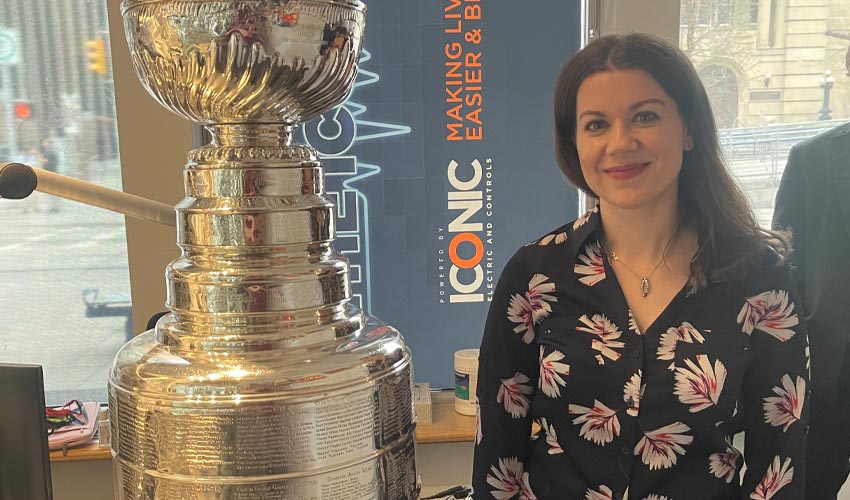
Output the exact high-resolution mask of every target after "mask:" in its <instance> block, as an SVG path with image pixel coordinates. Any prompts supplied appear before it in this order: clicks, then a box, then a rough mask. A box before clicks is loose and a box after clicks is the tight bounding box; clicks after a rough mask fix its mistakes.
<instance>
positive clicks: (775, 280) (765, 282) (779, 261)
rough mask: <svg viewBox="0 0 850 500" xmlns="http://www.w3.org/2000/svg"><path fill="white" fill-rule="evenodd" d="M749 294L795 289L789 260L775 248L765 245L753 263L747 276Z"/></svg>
mask: <svg viewBox="0 0 850 500" xmlns="http://www.w3.org/2000/svg"><path fill="white" fill-rule="evenodd" d="M746 276H747V277H746V280H745V282H746V286H745V288H746V290H747V293H755V292H758V291H759V290H764V289H787V288H789V287H794V286H795V282H794V279H793V276H792V269H791V264H790V262H789V259H788V258H787V256H786V255H784V254H783V253H781V252H780V251H779V250H777V249H776V248H775V247H773V246H771V245H768V244H765V245H764V247H763V248H762V249H761V252H760V253H759V254H758V255H757V256H756V258H755V259H754V261H753V264H752V266H751V267H750V269H749V272H748V273H747V275H746Z"/></svg>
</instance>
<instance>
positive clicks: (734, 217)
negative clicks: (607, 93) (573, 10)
mask: <svg viewBox="0 0 850 500" xmlns="http://www.w3.org/2000/svg"><path fill="white" fill-rule="evenodd" d="M629 69H639V70H643V71H645V72H646V73H647V74H649V75H650V76H651V77H652V78H653V79H654V80H655V81H656V82H657V83H658V84H659V85H660V86H661V88H662V89H664V91H665V92H666V93H667V95H669V96H670V97H671V98H672V99H673V101H675V103H676V106H678V108H679V114H680V116H681V118H682V121H683V123H684V124H685V125H686V126H687V130H688V132H689V134H690V136H691V138H692V139H693V144H694V147H693V148H692V149H691V150H690V151H685V152H684V156H683V159H682V169H681V173H680V174H679V210H680V215H682V216H684V220H685V223H686V224H690V225H691V226H692V227H693V228H694V230H695V231H696V232H697V235H698V237H699V249H698V250H697V254H696V256H695V257H694V260H693V261H692V263H691V273H692V276H697V277H698V276H703V277H705V278H706V279H707V280H708V281H709V282H713V283H732V282H736V281H738V280H739V279H740V278H742V277H743V275H745V274H746V271H748V270H749V269H750V268H751V267H752V266H753V265H754V264H755V263H756V262H759V261H760V260H761V259H762V258H763V257H764V252H765V250H767V249H773V250H774V251H775V253H776V254H777V256H778V259H777V260H778V262H780V263H781V262H784V260H785V258H786V257H787V255H788V254H789V253H790V243H789V240H788V238H787V236H786V235H785V234H784V233H780V232H777V231H772V230H769V229H765V228H762V227H761V226H759V224H758V222H757V220H756V218H755V216H754V215H753V211H752V208H751V207H750V204H749V202H748V201H747V197H746V196H745V195H744V192H743V191H742V190H741V188H740V187H739V186H738V184H737V183H736V182H735V179H734V178H733V177H732V175H731V173H730V172H729V169H728V168H727V166H726V162H725V161H724V158H723V153H722V151H721V149H720V141H719V139H718V135H717V127H716V125H715V122H714V115H713V114H712V112H711V104H710V102H709V99H708V94H707V93H706V91H705V87H703V85H702V82H701V81H700V79H699V75H698V74H697V72H696V70H695V69H694V66H693V65H692V64H691V62H690V60H689V59H688V57H687V56H686V55H685V54H684V53H683V52H682V51H681V50H679V48H678V47H676V46H675V45H673V44H672V43H670V42H668V41H666V40H664V39H662V38H659V37H656V36H653V35H648V34H643V33H631V34H626V35H610V36H604V37H601V38H598V39H596V40H594V41H592V42H591V43H590V44H588V45H587V46H586V47H585V48H583V49H582V50H580V51H579V52H578V53H577V54H575V56H573V57H572V58H571V59H570V60H569V61H567V63H566V64H564V66H563V68H561V72H560V74H559V75H558V79H557V83H556V87H555V98H554V100H555V103H554V111H555V155H556V157H557V160H558V165H559V166H560V169H561V171H562V172H563V173H564V175H566V176H567V178H568V179H569V180H570V181H571V182H572V183H573V184H575V185H576V186H577V187H578V188H579V189H581V190H582V191H584V192H586V193H587V194H589V195H591V196H594V197H596V194H595V193H594V192H593V191H592V190H591V189H590V186H588V184H587V182H586V180H585V178H584V175H583V174H582V171H581V164H580V162H579V157H578V150H577V148H576V139H575V138H576V115H577V103H576V97H577V94H578V89H579V86H580V85H581V83H582V82H583V81H584V80H585V79H586V78H587V77H589V76H591V75H593V74H596V73H601V72H607V71H614V70H629Z"/></svg>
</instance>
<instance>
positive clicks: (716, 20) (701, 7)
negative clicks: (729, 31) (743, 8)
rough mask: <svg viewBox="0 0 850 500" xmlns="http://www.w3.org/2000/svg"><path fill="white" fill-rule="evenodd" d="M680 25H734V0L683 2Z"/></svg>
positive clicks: (686, 0) (687, 0)
mask: <svg viewBox="0 0 850 500" xmlns="http://www.w3.org/2000/svg"><path fill="white" fill-rule="evenodd" d="M679 24H680V25H681V26H689V25H693V24H696V25H697V26H720V25H729V24H732V0H682V5H681V7H680V9H679Z"/></svg>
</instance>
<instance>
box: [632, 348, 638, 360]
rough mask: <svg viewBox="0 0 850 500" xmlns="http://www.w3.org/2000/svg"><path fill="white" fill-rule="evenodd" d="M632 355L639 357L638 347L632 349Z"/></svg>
mask: <svg viewBox="0 0 850 500" xmlns="http://www.w3.org/2000/svg"><path fill="white" fill-rule="evenodd" d="M632 357H633V358H635V359H638V358H639V357H640V349H635V350H634V351H632Z"/></svg>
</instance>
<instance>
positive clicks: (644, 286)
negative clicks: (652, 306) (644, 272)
mask: <svg viewBox="0 0 850 500" xmlns="http://www.w3.org/2000/svg"><path fill="white" fill-rule="evenodd" d="M640 294H641V295H642V296H643V297H646V296H647V295H649V278H647V277H646V276H644V277H643V278H641V280H640Z"/></svg>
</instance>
